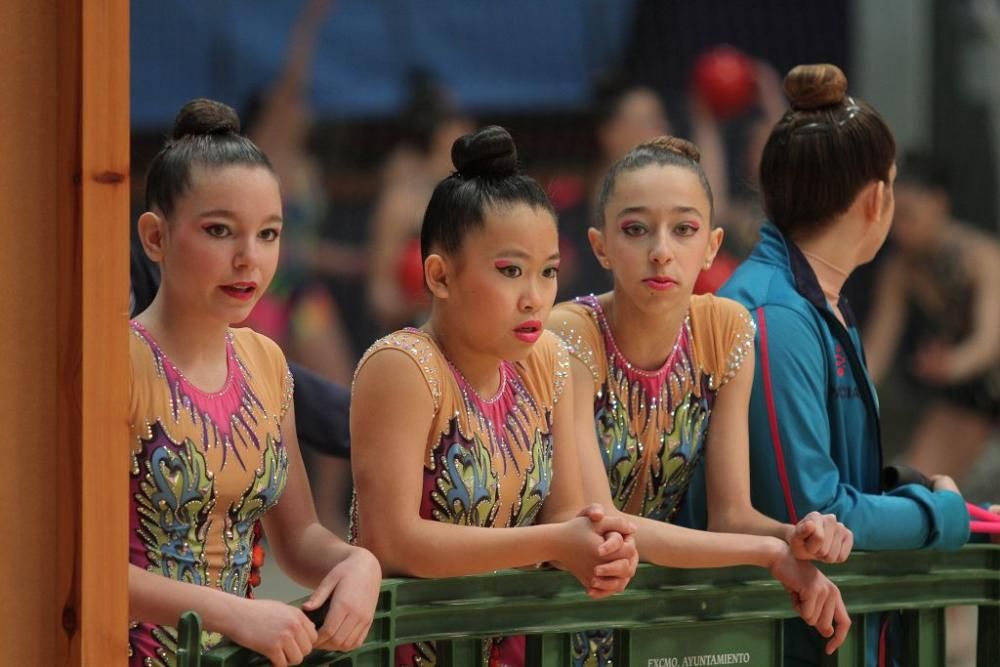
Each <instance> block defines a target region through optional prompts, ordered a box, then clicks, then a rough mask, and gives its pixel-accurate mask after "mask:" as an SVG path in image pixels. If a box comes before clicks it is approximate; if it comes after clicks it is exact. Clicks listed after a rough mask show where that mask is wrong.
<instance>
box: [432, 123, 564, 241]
mask: <svg viewBox="0 0 1000 667" xmlns="http://www.w3.org/2000/svg"><path fill="white" fill-rule="evenodd" d="M451 161H452V162H453V163H454V165H455V173H453V174H452V175H451V176H448V177H447V178H445V179H444V180H443V181H441V182H440V183H438V185H437V187H436V188H434V194H433V195H431V201H430V203H429V204H428V205H427V212H426V213H425V214H424V222H423V225H422V227H421V228H420V252H421V254H422V256H423V257H425V258H426V257H427V256H428V255H429V254H431V252H433V251H434V250H435V249H440V250H442V251H444V252H445V253H448V254H454V253H456V252H458V250H459V249H460V248H461V247H462V241H463V239H464V238H465V235H466V234H468V233H469V231H471V230H473V229H479V228H481V227H482V226H483V221H484V216H485V213H486V209H487V208H498V207H509V206H513V205H515V204H527V205H528V206H530V207H532V208H534V209H542V210H545V211H548V212H549V213H551V214H552V218H553V219H555V218H556V212H555V208H553V206H552V203H551V202H550V201H549V198H548V196H547V195H546V194H545V191H544V190H543V189H542V186H540V185H539V184H538V181H536V180H535V179H533V178H531V177H530V176H526V175H524V174H522V173H520V171H519V169H518V165H517V147H516V146H515V145H514V139H513V138H512V137H511V136H510V133H509V132H508V131H507V130H505V129H504V128H502V127H500V126H498V125H490V126H489V127H484V128H482V129H481V130H478V131H476V132H473V133H472V134H467V135H465V136H464V137H460V138H459V139H457V140H456V141H455V143H454V144H453V145H452V147H451Z"/></svg>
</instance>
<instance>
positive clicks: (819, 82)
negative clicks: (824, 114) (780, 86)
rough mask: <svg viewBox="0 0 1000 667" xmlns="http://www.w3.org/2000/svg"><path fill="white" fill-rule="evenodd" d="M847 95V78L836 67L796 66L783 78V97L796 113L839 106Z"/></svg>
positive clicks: (820, 65)
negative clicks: (785, 96)
mask: <svg viewBox="0 0 1000 667" xmlns="http://www.w3.org/2000/svg"><path fill="white" fill-rule="evenodd" d="M846 94H847V77H846V76H844V73H843V72H842V71H841V69H840V68H839V67H837V66H836V65H829V64H826V63H823V64H819V65H798V66H797V67H794V68H792V71H790V72H789V73H788V74H787V75H786V76H785V95H787V96H788V101H789V102H790V103H791V105H792V108H793V109H795V110H796V111H809V110H811V109H821V108H823V107H830V106H835V105H837V104H840V103H841V102H843V100H844V96H845V95H846Z"/></svg>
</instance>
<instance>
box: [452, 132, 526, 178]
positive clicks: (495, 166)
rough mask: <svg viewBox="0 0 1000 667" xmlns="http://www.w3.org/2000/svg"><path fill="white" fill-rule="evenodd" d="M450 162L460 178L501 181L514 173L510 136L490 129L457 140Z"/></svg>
mask: <svg viewBox="0 0 1000 667" xmlns="http://www.w3.org/2000/svg"><path fill="white" fill-rule="evenodd" d="M451 161H452V163H453V164H454V165H455V170H456V172H457V173H458V174H459V175H460V176H461V177H462V178H505V177H507V176H513V175H514V174H516V173H517V146H515V145H514V138H513V137H512V136H510V132H508V131H507V130H505V129H504V128H502V127H500V126H499V125H490V126H488V127H484V128H483V129H481V130H479V131H478V132H474V133H473V134H467V135H465V136H464V137H459V138H458V139H457V140H456V141H455V143H454V144H452V147H451Z"/></svg>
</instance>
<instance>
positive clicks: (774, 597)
mask: <svg viewBox="0 0 1000 667" xmlns="http://www.w3.org/2000/svg"><path fill="white" fill-rule="evenodd" d="M823 569H824V570H825V571H826V572H827V574H828V575H830V577H831V578H832V579H833V580H834V581H835V582H836V583H837V585H838V586H839V587H840V590H841V592H842V593H843V595H844V600H845V601H846V602H847V606H848V609H849V611H850V612H851V614H852V618H853V621H854V626H853V628H852V630H851V634H850V636H849V637H848V639H847V642H846V643H845V644H844V646H843V647H841V649H840V650H839V651H838V652H837V653H836V654H835V655H834V656H832V657H830V658H825V662H824V664H829V665H838V666H846V665H864V656H865V649H866V646H865V641H866V638H865V633H864V632H863V631H862V628H863V627H864V623H863V619H864V616H865V615H867V614H874V613H879V612H883V611H890V610H903V614H902V638H903V642H904V647H905V651H906V654H905V656H904V661H903V663H902V664H904V665H908V666H910V665H913V666H919V667H940V666H941V665H944V664H945V658H944V650H945V627H944V608H945V607H950V606H956V605H974V606H977V607H978V608H979V626H978V646H977V664H978V665H979V667H985V666H991V667H997V666H1000V547H995V546H986V545H982V546H980V545H977V546H968V547H966V548H964V549H962V550H961V551H958V552H934V551H912V552H909V551H907V552H881V553H856V554H854V555H852V556H851V558H850V560H849V561H848V562H847V563H845V564H843V565H836V566H829V567H824V568H823ZM794 615H795V614H794V612H793V611H792V609H791V606H790V604H789V600H788V595H787V593H785V591H784V590H783V589H782V588H781V586H780V585H779V584H777V583H776V582H775V581H774V580H773V579H771V578H770V577H769V576H768V574H767V572H766V571H764V570H762V569H758V568H727V569H718V570H674V569H666V568H661V567H654V566H648V565H643V566H641V567H640V568H639V571H638V572H637V573H636V576H635V578H634V579H633V580H632V582H631V583H630V584H629V587H628V590H626V591H625V592H624V593H621V594H619V595H615V596H613V597H610V598H607V599H604V600H600V601H594V600H590V599H589V598H587V596H586V595H585V594H584V593H583V591H582V589H581V588H580V586H579V584H578V583H577V582H576V580H575V579H573V578H572V577H571V576H570V575H569V574H567V573H565V572H557V571H535V570H533V571H504V572H498V573H496V574H491V575H479V576H470V577H459V578H454V579H438V580H422V579H388V580H386V581H385V582H384V583H383V584H382V594H381V596H380V598H379V603H378V609H377V611H376V614H375V622H374V623H373V625H372V630H371V633H370V634H369V636H368V639H367V641H366V642H365V644H364V645H363V646H362V647H361V648H359V649H357V650H355V651H352V652H351V653H349V654H335V653H324V652H321V651H316V652H314V653H313V654H312V655H310V656H309V658H308V659H307V661H306V662H305V663H303V664H306V665H326V664H334V665H358V666H364V665H380V666H382V665H384V666H389V665H391V664H392V655H393V648H394V647H395V646H396V645H398V644H406V643H410V642H413V641H415V640H427V639H435V640H439V641H438V655H439V662H441V663H442V664H443V665H445V666H448V665H479V664H480V663H481V655H480V645H481V644H480V638H482V637H489V636H497V635H515V634H526V635H528V639H527V664H529V665H559V666H561V665H568V664H570V635H571V634H572V633H573V632H575V631H579V630H585V629H591V628H614V629H615V630H616V634H615V651H616V654H615V660H614V664H615V665H634V666H641V667H685V665H716V664H747V665H755V666H756V665H774V666H780V665H782V664H783V658H782V624H781V620H782V619H785V618H790V617H793V616H794ZM200 630H201V622H200V620H199V619H198V616H197V614H195V613H193V612H187V613H186V614H184V615H183V616H182V617H181V620H180V624H179V625H178V631H179V641H178V645H179V647H180V650H179V652H178V662H177V664H178V667H237V666H243V665H259V664H267V662H266V660H264V659H263V658H260V657H259V656H257V655H256V654H254V653H253V652H251V651H249V650H248V649H245V648H241V647H239V646H235V645H232V644H228V645H221V646H217V647H215V648H213V649H210V650H207V651H204V652H202V649H201V646H200V643H199V638H200V634H201V633H200Z"/></svg>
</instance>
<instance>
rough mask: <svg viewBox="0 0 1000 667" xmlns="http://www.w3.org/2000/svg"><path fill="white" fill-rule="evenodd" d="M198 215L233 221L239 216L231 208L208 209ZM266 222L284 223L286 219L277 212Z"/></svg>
mask: <svg viewBox="0 0 1000 667" xmlns="http://www.w3.org/2000/svg"><path fill="white" fill-rule="evenodd" d="M198 217H199V218H224V219H226V220H233V221H235V220H236V219H237V216H236V214H235V213H233V212H232V211H230V210H229V209H225V208H213V209H211V210H208V211H202V212H201V213H199V214H198ZM264 222H265V223H269V222H279V223H284V222H285V221H284V219H283V218H282V217H281V216H280V215H277V214H275V215H272V216H269V217H268V218H267V220H265V221H264Z"/></svg>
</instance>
